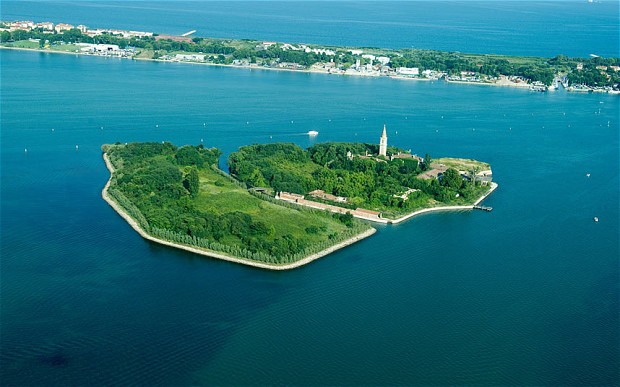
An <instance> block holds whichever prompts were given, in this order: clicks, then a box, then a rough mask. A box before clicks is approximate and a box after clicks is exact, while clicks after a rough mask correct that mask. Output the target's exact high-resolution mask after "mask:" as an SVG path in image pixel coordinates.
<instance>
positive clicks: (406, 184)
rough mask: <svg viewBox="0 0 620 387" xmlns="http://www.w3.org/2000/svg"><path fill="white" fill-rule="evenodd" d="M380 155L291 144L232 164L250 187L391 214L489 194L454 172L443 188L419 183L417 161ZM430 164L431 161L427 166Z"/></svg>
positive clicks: (249, 150)
mask: <svg viewBox="0 0 620 387" xmlns="http://www.w3.org/2000/svg"><path fill="white" fill-rule="evenodd" d="M377 151H378V146H377V145H375V144H362V143H332V142H328V143H321V144H316V145H313V146H312V147H310V148H308V150H307V151H304V150H303V149H302V148H300V147H299V146H297V145H295V144H291V143H275V144H267V145H251V146H244V147H241V148H240V149H239V151H238V152H235V153H232V154H231V155H230V156H229V158H228V164H229V166H230V172H231V173H232V174H233V175H234V176H236V177H237V178H239V179H240V180H241V181H244V182H246V183H247V184H250V185H252V186H256V187H258V186H260V187H264V186H268V187H271V188H273V189H274V191H285V192H293V193H298V194H307V193H308V192H311V191H313V190H316V189H320V190H323V191H325V192H326V193H328V194H332V195H336V196H341V197H346V198H347V202H346V203H337V204H338V205H341V206H344V207H347V208H357V207H362V208H366V209H373V210H379V211H387V212H391V213H402V212H408V211H410V210H412V209H414V208H418V207H424V206H428V205H429V203H430V201H432V200H436V201H439V202H444V203H451V202H454V200H456V198H458V197H463V198H465V200H469V199H471V198H473V197H475V196H476V195H480V194H481V192H483V191H484V190H485V189H486V188H484V187H480V186H479V185H478V186H475V184H474V183H465V182H464V181H463V178H462V177H461V176H460V174H459V173H458V172H457V171H455V170H448V171H446V173H447V176H446V174H444V177H443V179H442V183H441V184H439V183H438V182H437V181H436V180H428V179H426V180H425V179H419V178H418V177H417V176H418V174H419V173H420V172H421V171H422V168H421V165H420V164H419V162H418V160H417V159H415V158H393V159H392V160H389V158H388V159H379V158H377V157H376V156H373V155H376V153H377ZM399 153H400V154H402V153H406V152H404V151H403V150H402V149H398V148H394V147H390V148H389V150H388V156H389V155H392V154H393V155H396V154H399ZM430 160H431V158H430V155H427V157H426V161H427V163H428V164H429V165H430ZM422 165H424V164H422ZM411 190H414V192H409V195H408V196H405V197H406V198H405V197H403V195H404V194H405V193H406V192H407V191H411ZM457 193H458V194H459V195H456V194H457ZM315 200H319V201H320V200H321V199H316V198H315ZM330 204H334V203H330Z"/></svg>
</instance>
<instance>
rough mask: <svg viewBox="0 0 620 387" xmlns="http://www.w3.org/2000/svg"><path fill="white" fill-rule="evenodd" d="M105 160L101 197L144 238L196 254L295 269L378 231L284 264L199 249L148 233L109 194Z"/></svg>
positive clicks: (112, 169)
mask: <svg viewBox="0 0 620 387" xmlns="http://www.w3.org/2000/svg"><path fill="white" fill-rule="evenodd" d="M103 160H104V162H105V165H106V167H107V168H108V171H110V177H109V178H108V181H107V182H106V184H105V186H104V187H103V190H102V191H101V197H102V198H103V200H105V201H106V202H107V203H108V204H109V205H110V207H112V209H114V211H116V213H118V214H119V215H120V216H121V218H123V219H125V221H126V222H127V223H128V224H129V225H130V226H131V228H133V229H134V230H135V231H136V232H137V233H138V234H140V236H141V237H142V238H144V239H147V240H149V241H151V242H155V243H159V244H162V245H166V246H170V247H174V248H177V249H181V250H185V251H189V252H191V253H195V254H199V255H203V256H207V257H211V258H217V259H220V260H224V261H228V262H234V263H240V264H242V265H246V266H252V267H257V268H260V269H268V270H290V269H294V268H297V267H300V266H303V265H307V264H308V263H310V262H312V261H315V260H317V259H319V258H321V257H324V256H326V255H328V254H331V253H333V252H335V251H337V250H340V249H342V248H345V247H347V246H349V245H352V244H354V243H355V242H358V241H360V240H362V239H365V238H367V237H369V236H371V235H372V234H374V233H375V232H377V230H376V229H375V228H372V227H371V228H370V229H369V230H366V231H364V232H362V233H360V234H357V235H355V236H353V237H351V238H349V239H346V240H344V241H342V242H340V243H337V244H335V245H333V246H330V247H328V248H327V249H325V250H321V251H319V252H317V253H314V254H311V255H309V256H307V257H305V258H302V259H300V260H299V261H296V262H293V263H287V264H282V265H272V264H268V263H262V262H257V261H251V260H248V259H244V258H238V257H233V256H229V255H226V254H224V253H219V252H215V251H211V250H206V249H199V248H197V247H192V246H188V245H182V244H178V243H174V242H170V241H166V240H164V239H159V238H155V237H153V236H152V235H150V234H148V233H147V232H146V231H144V230H143V229H142V227H140V226H139V225H138V223H137V222H136V221H135V220H134V219H133V218H132V217H131V216H129V214H127V213H126V212H125V211H124V210H123V209H122V208H121V206H120V205H118V203H116V202H115V201H114V200H113V199H112V198H110V196H109V195H108V188H109V187H110V183H111V181H112V175H113V174H114V171H115V170H114V166H113V165H112V163H111V162H110V159H109V158H108V155H107V154H106V153H105V152H104V153H103Z"/></svg>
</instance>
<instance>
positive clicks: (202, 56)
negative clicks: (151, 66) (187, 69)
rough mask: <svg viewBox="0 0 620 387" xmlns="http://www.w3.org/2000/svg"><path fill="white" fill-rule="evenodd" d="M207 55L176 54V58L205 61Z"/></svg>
mask: <svg viewBox="0 0 620 387" xmlns="http://www.w3.org/2000/svg"><path fill="white" fill-rule="evenodd" d="M205 56H206V55H198V54H190V55H186V54H176V55H175V57H174V58H175V59H176V60H193V61H204V60H205Z"/></svg>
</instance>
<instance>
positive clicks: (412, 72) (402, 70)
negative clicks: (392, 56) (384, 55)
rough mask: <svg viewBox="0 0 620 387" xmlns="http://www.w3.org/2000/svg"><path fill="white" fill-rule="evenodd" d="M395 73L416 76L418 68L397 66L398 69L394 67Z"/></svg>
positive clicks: (418, 73) (418, 71)
mask: <svg viewBox="0 0 620 387" xmlns="http://www.w3.org/2000/svg"><path fill="white" fill-rule="evenodd" d="M396 73H397V74H400V75H409V76H412V75H413V76H418V75H420V69H418V68H417V67H413V68H408V67H399V68H398V69H396Z"/></svg>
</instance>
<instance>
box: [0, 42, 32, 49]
mask: <svg viewBox="0 0 620 387" xmlns="http://www.w3.org/2000/svg"><path fill="white" fill-rule="evenodd" d="M4 45H5V46H7V47H17V48H31V49H36V48H39V42H31V41H30V40H18V41H17V42H12V43H4Z"/></svg>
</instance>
